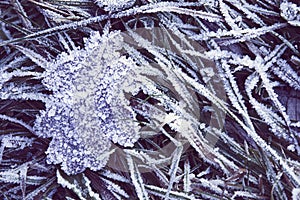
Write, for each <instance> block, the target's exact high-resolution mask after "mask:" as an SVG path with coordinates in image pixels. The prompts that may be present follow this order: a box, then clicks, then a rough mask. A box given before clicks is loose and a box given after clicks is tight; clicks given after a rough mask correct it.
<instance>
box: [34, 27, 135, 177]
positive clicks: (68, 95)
mask: <svg viewBox="0 0 300 200" xmlns="http://www.w3.org/2000/svg"><path fill="white" fill-rule="evenodd" d="M122 44H123V37H122V36H121V34H120V33H119V32H112V33H108V34H104V35H102V36H100V34H99V33H98V32H94V33H92V35H91V37H90V38H89V39H87V40H85V48H84V49H77V50H73V51H71V52H70V53H69V54H67V53H62V54H60V55H59V56H58V58H57V59H56V60H55V61H54V62H49V63H48V64H47V66H46V67H45V69H46V72H45V78H44V79H43V82H42V83H43V84H44V85H45V86H46V87H47V88H48V89H49V90H50V91H52V92H53V94H52V95H50V97H49V100H48V101H47V102H46V110H44V111H41V113H40V115H39V116H38V117H37V119H36V121H35V126H34V130H35V132H36V134H37V135H39V136H41V137H49V138H50V137H51V138H52V141H51V142H50V145H49V148H48V150H47V152H46V153H47V159H48V162H49V163H54V164H61V166H62V169H63V170H64V171H65V172H66V173H67V174H76V173H79V172H82V171H83V170H85V169H86V168H90V169H92V170H99V169H101V168H102V167H103V166H105V164H106V163H107V160H108V158H109V149H110V147H111V144H112V143H111V142H113V143H118V144H119V145H122V146H125V147H127V146H133V144H134V143H135V142H136V141H137V140H138V139H139V134H138V131H139V125H138V123H137V122H136V121H135V113H134V112H133V110H132V108H131V107H130V106H129V100H128V98H126V95H128V90H129V89H128V88H133V89H132V91H129V92H132V94H134V93H135V92H136V91H133V90H135V88H136V87H135V84H136V83H135V79H134V78H133V77H138V76H137V75H136V74H135V72H134V68H135V67H137V66H136V64H135V62H134V61H133V60H132V59H130V58H126V57H125V56H122V55H121V54H120V50H121V49H122ZM125 90H126V92H127V93H125V92H124V91H125Z"/></svg>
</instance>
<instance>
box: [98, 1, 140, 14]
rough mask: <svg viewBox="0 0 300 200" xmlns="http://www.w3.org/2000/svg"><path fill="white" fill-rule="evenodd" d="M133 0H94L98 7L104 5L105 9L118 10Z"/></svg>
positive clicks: (130, 4) (131, 3) (129, 4)
mask: <svg viewBox="0 0 300 200" xmlns="http://www.w3.org/2000/svg"><path fill="white" fill-rule="evenodd" d="M134 2H135V0H121V1H120V0H96V3H97V4H98V5H99V6H100V7H104V9H105V10H106V11H113V10H119V9H122V8H128V7H131V6H132V5H133V4H134Z"/></svg>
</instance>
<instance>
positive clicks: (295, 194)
mask: <svg viewBox="0 0 300 200" xmlns="http://www.w3.org/2000/svg"><path fill="white" fill-rule="evenodd" d="M292 198H293V200H298V199H299V198H300V188H294V189H293V191H292Z"/></svg>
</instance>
